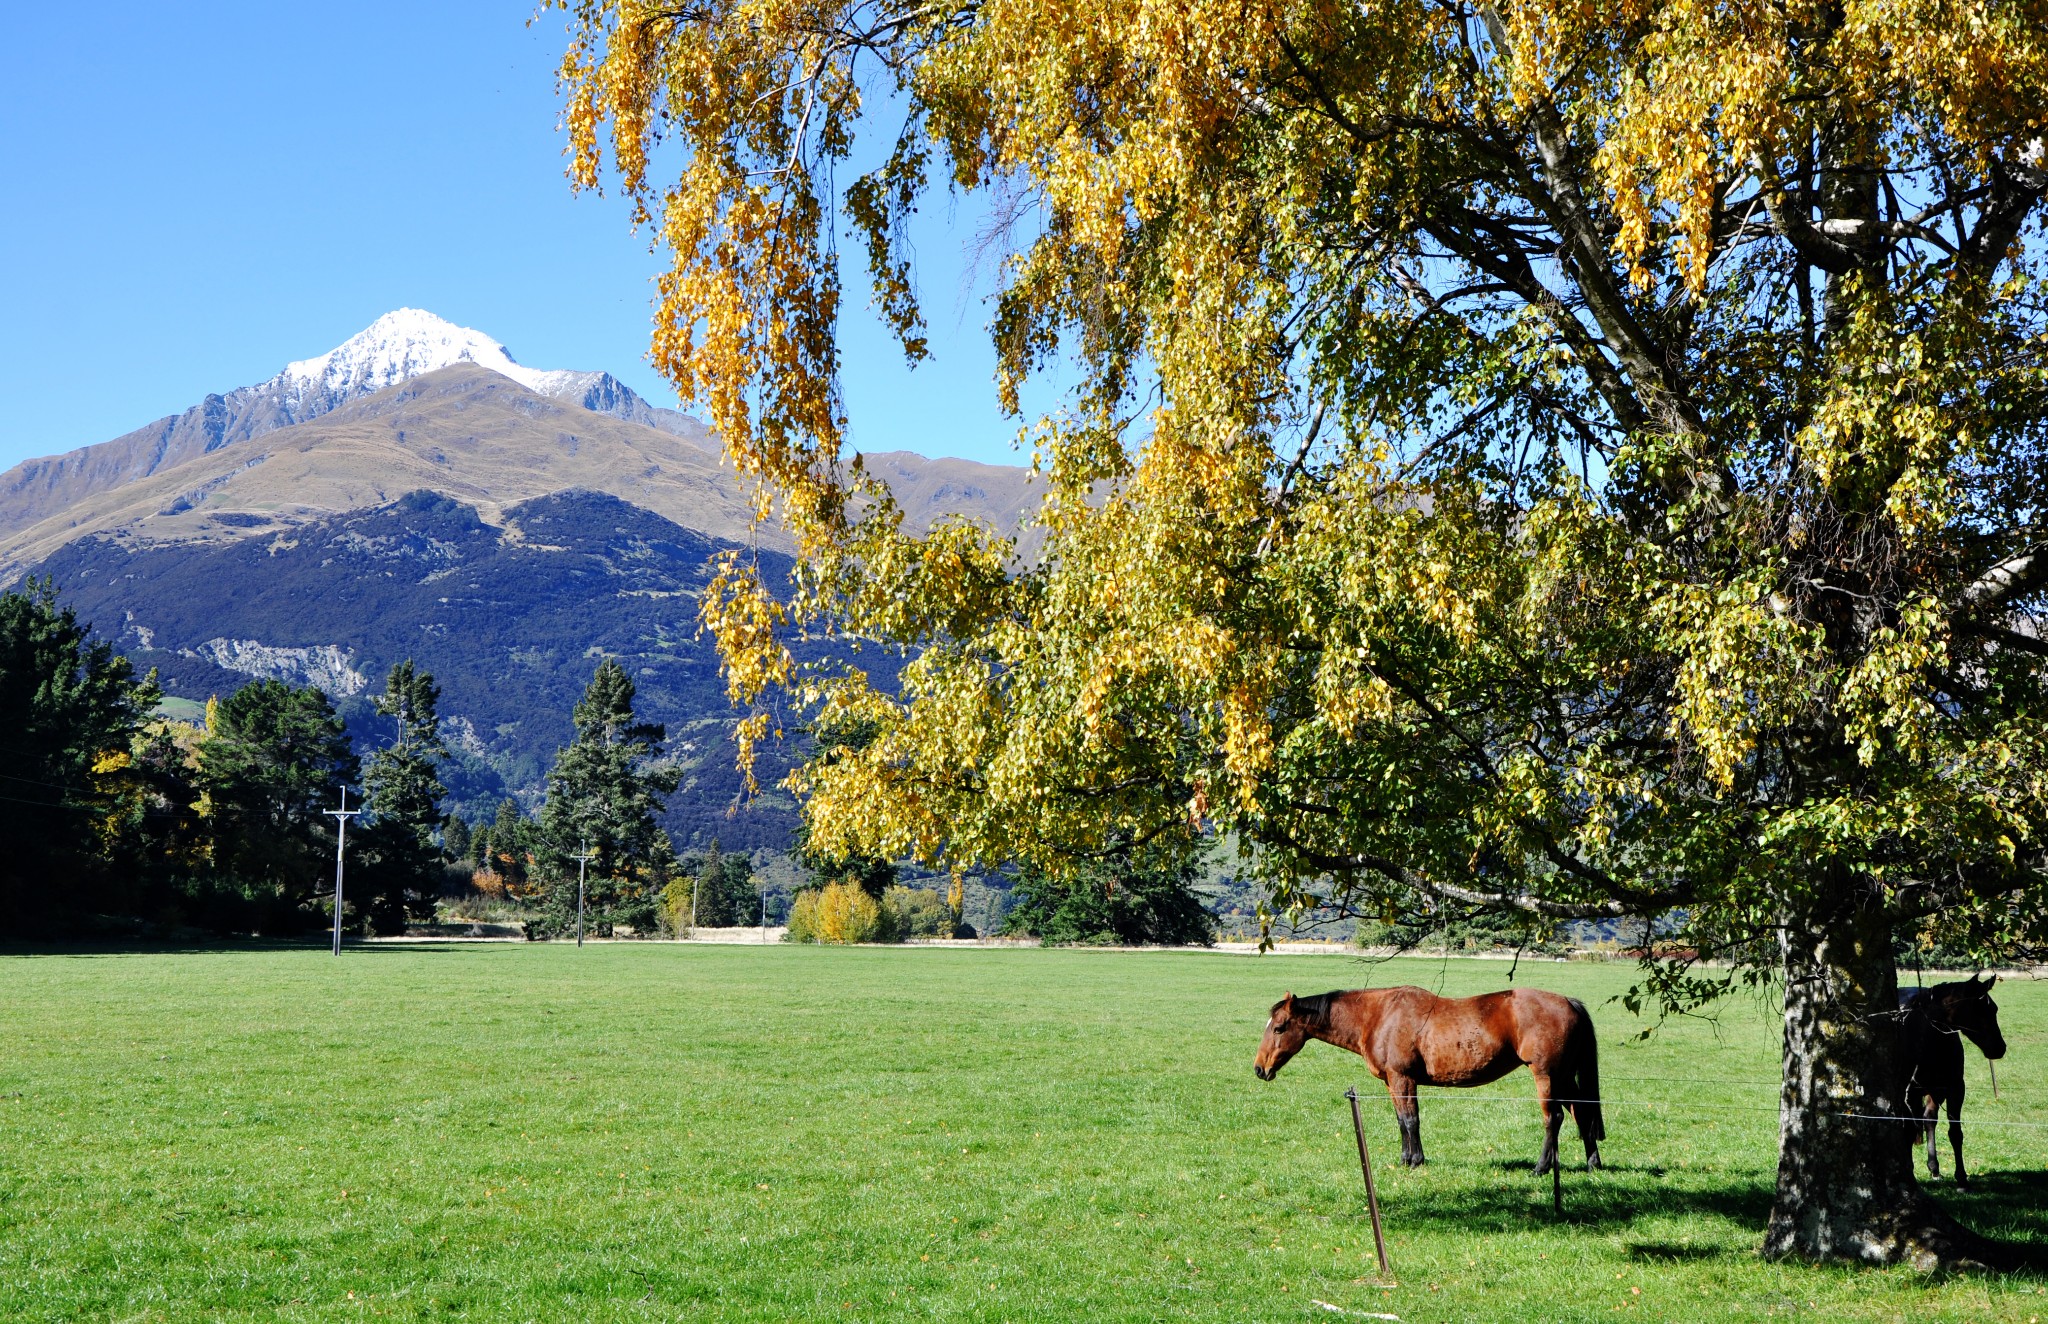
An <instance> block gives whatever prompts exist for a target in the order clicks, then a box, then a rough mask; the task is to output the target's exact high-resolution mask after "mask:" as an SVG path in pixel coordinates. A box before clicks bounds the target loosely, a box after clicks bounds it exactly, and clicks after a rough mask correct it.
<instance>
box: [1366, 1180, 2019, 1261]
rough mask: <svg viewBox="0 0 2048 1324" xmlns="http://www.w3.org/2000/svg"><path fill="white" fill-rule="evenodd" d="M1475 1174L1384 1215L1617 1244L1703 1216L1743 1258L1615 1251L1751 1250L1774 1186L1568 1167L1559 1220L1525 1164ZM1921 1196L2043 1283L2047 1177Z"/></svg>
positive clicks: (1759, 1238) (1998, 1257)
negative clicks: (1658, 1223) (1647, 1223)
mask: <svg viewBox="0 0 2048 1324" xmlns="http://www.w3.org/2000/svg"><path fill="white" fill-rule="evenodd" d="M1481 1166H1482V1167H1483V1169H1484V1170H1485V1173H1486V1176H1485V1178H1483V1179H1481V1180H1478V1181H1472V1182H1469V1183H1460V1184H1458V1185H1456V1186H1448V1187H1441V1188H1437V1189H1430V1190H1414V1191H1409V1192H1404V1193H1402V1194H1401V1195H1400V1196H1398V1197H1397V1198H1396V1201H1390V1202H1389V1203H1390V1204H1392V1205H1393V1206H1394V1207H1393V1208H1392V1209H1391V1210H1390V1211H1389V1217H1390V1218H1394V1219H1398V1220H1399V1221H1401V1222H1402V1223H1404V1224H1407V1225H1409V1226H1413V1227H1417V1228H1418V1229H1420V1228H1427V1229H1428V1230H1430V1231H1432V1232H1436V1233H1439V1234H1452V1235H1455V1234H1458V1233H1465V1234H1471V1233H1484V1232H1498V1233H1514V1232H1526V1231H1529V1230H1531V1229H1532V1228H1535V1227H1544V1226H1552V1227H1555V1226H1564V1227H1573V1228H1585V1229H1600V1230H1605V1231H1608V1232H1619V1233H1622V1234H1623V1235H1624V1236H1625V1235H1626V1232H1627V1229H1628V1228H1629V1227H1630V1225H1632V1224H1634V1223H1635V1222H1637V1221H1638V1220H1642V1219H1660V1218H1663V1217H1666V1216H1668V1215H1671V1214H1674V1213H1684V1214H1707V1215H1711V1216H1714V1217H1717V1218H1720V1219H1724V1220H1726V1221H1727V1222H1728V1223H1730V1224H1733V1225H1734V1226H1735V1227H1738V1228H1740V1229H1741V1230H1742V1232H1743V1237H1742V1241H1741V1244H1742V1245H1744V1246H1746V1247H1747V1248H1748V1250H1747V1251H1743V1250H1731V1249H1729V1248H1728V1247H1727V1246H1725V1245H1722V1246H1716V1245H1712V1244H1707V1245H1699V1246H1695V1245H1692V1244H1690V1243H1677V1242H1670V1241H1666V1240H1650V1239H1645V1240H1641V1241H1626V1240H1625V1241H1624V1243H1623V1244H1624V1245H1625V1246H1626V1248H1627V1252H1628V1254H1629V1255H1630V1256H1632V1257H1635V1258H1638V1259H1645V1260H1658V1259H1661V1260H1672V1261H1678V1260H1706V1259H1714V1258H1719V1257H1722V1256H1726V1255H1734V1254H1743V1253H1754V1252H1755V1250H1756V1249H1758V1248H1760V1247H1761V1246H1762V1244H1763V1237H1764V1229H1765V1227H1766V1225H1767V1224H1768V1223H1769V1221H1770V1215H1771V1205H1772V1202H1773V1182H1772V1181H1771V1179H1769V1178H1767V1177H1760V1178H1758V1179H1755V1180H1739V1179H1738V1180H1729V1179H1719V1180H1714V1179H1708V1178H1706V1177H1704V1176H1703V1175H1700V1174H1687V1177H1688V1179H1687V1180H1683V1181H1681V1182H1676V1183H1674V1182H1671V1181H1668V1180H1666V1179H1667V1178H1668V1177H1669V1176H1671V1173H1672V1170H1670V1169H1668V1168H1665V1167H1662V1166H1658V1165H1652V1164H1644V1165H1616V1166H1610V1167H1607V1168H1605V1169H1603V1170H1602V1171H1600V1172H1598V1173H1586V1172H1584V1171H1582V1170H1577V1169H1570V1168H1568V1169H1567V1170H1566V1171H1565V1173H1564V1178H1563V1195H1564V1213H1563V1215H1562V1217H1560V1216H1559V1215H1558V1214H1556V1213H1555V1212H1553V1210H1552V1206H1551V1184H1550V1179H1549V1178H1548V1177H1541V1178H1539V1177H1536V1176H1534V1175H1533V1174H1534V1168H1535V1164H1534V1163H1533V1162H1531V1161H1529V1160H1527V1159H1504V1160H1501V1161H1499V1162H1497V1163H1490V1164H1485V1165H1481ZM1925 1189H1926V1191H1927V1193H1928V1195H1929V1196H1930V1197H1931V1198H1932V1199H1933V1200H1934V1202H1935V1203H1936V1204H1937V1205H1939V1206H1940V1207H1941V1208H1942V1209H1943V1210H1944V1211H1946V1212H1947V1213H1948V1214H1949V1215H1950V1216H1951V1217H1953V1218H1954V1219H1955V1220H1956V1221H1957V1222H1959V1223H1961V1224H1962V1225H1963V1226H1964V1227H1965V1228H1968V1229H1970V1230H1971V1231H1972V1232H1975V1233H1976V1234H1977V1235H1978V1236H1980V1237H1982V1238H1984V1239H1985V1240H1986V1241H1987V1242H1989V1243H1990V1245H1989V1247H1988V1250H1989V1251H1990V1252H1991V1253H1990V1254H1989V1255H1987V1257H1986V1258H1987V1262H1988V1263H1990V1264H1991V1265H1992V1266H1993V1267H1994V1268H1995V1270H1996V1271H1998V1272H2000V1273H2002V1274H2005V1275H2010V1276H2014V1277H2019V1278H2024V1279H2028V1280H2039V1279H2042V1278H2048V1173H2044V1172H2030V1171H1995V1172H1983V1173H1978V1174H1975V1175H1974V1176H1973V1177H1972V1180H1971V1186H1970V1189H1969V1190H1967V1191H1962V1190H1958V1189H1957V1188H1956V1187H1955V1185H1954V1184H1953V1183H1952V1182H1937V1183H1934V1184H1931V1185H1928V1186H1927V1187H1926V1188H1925Z"/></svg>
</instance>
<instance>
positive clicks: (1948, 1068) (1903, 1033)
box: [1899, 975, 2005, 1186]
mask: <svg viewBox="0 0 2048 1324" xmlns="http://www.w3.org/2000/svg"><path fill="white" fill-rule="evenodd" d="M1997 982H1998V976H1996V975H1993V976H1992V977H1991V978H1989V979H1982V980H1979V979H1965V980H1962V981H1960V982H1958V983H1954V984H1936V985H1935V986H1934V987H1933V988H1915V989H1907V990H1905V991H1903V992H1901V993H1900V994H1899V1052H1900V1057H1901V1060H1900V1063H1899V1070H1900V1072H1901V1073H1902V1074H1904V1076H1905V1077H1906V1089H1905V1095H1906V1111H1907V1113H1908V1115H1910V1116H1912V1117H1914V1118H1916V1119H1918V1120H1919V1122H1920V1124H1921V1126H1922V1127H1924V1128H1925V1130H1926V1135H1927V1172H1928V1175H1929V1176H1934V1177H1939V1176H1940V1175H1941V1160H1940V1159H1939V1158H1937V1157H1936V1156H1935V1152H1934V1129H1935V1124H1936V1123H1935V1119H1936V1118H1938V1117H1939V1116H1940V1115H1941V1106H1942V1104H1944V1103H1946V1104H1947V1105H1948V1143H1949V1144H1950V1146H1951V1147H1953V1148H1954V1150H1955V1152H1956V1185H1958V1186H1968V1185H1969V1184H1970V1176H1969V1174H1968V1173H1967V1172H1965V1171H1964V1169H1963V1040H1964V1039H1965V1038H1967V1039H1968V1040H1969V1041H1970V1042H1971V1043H1973V1044H1975V1045H1977V1047H1978V1049H1979V1050H1981V1051H1982V1052H1983V1054H1984V1056H1985V1057H1987V1058H1991V1059H1993V1060H1996V1059H1998V1058H2001V1057H2004V1056H2005V1035H2004V1034H2002V1033H2001V1032H2000V1031H1999V1028H1998V1004H1997V1003H1996V1002H1993V1001H1992V1000H1991V986H1992V985H1993V984H1995V983H1997Z"/></svg>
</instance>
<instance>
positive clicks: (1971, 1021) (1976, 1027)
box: [1928, 975, 2005, 1059]
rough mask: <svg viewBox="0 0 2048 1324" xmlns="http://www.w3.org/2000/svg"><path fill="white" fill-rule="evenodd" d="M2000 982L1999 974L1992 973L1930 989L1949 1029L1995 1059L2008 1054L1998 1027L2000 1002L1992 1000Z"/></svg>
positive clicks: (1939, 1012) (2003, 1036)
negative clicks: (1995, 988)
mask: <svg viewBox="0 0 2048 1324" xmlns="http://www.w3.org/2000/svg"><path fill="white" fill-rule="evenodd" d="M1997 982H1998V976H1997V975H1992V976H1990V977H1989V978H1979V979H1965V980H1963V981H1962V982H1960V983H1956V984H1941V985H1938V986H1936V987H1935V988H1932V989H1930V990H1928V991H1929V992H1930V993H1932V994H1933V995H1934V1003H1935V1006H1936V1007H1937V1008H1938V1014H1939V1015H1940V1017H1941V1018H1942V1019H1943V1020H1945V1021H1947V1022H1948V1024H1949V1026H1950V1028H1952V1029H1954V1030H1956V1031H1957V1032H1958V1033H1960V1034H1962V1035H1964V1036H1965V1037H1966V1038H1968V1039H1969V1041H1970V1042H1971V1043H1973V1044H1975V1045H1977V1047H1978V1048H1979V1049H1980V1050H1981V1051H1982V1052H1983V1054H1984V1056H1986V1057H1988V1058H1992V1059H1997V1058H2001V1057H2004V1056H2005V1035H2004V1034H2002V1033H2001V1032H2000V1031H1999V1028H1998V1004H1997V1003H1996V1002H1993V1001H1992V1000H1991V986H1992V985H1993V984H1995V983H1997Z"/></svg>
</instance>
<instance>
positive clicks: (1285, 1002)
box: [1280, 988, 1294, 1016]
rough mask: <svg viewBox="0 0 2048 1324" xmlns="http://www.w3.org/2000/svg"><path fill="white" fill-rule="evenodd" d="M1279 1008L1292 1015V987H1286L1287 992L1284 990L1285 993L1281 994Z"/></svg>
mask: <svg viewBox="0 0 2048 1324" xmlns="http://www.w3.org/2000/svg"><path fill="white" fill-rule="evenodd" d="M1280 1010H1282V1011H1284V1012H1286V1013H1287V1014H1288V1015H1289V1016H1292V1015H1293V1014H1294V990H1293V989H1291V988H1290V989H1288V990H1287V992H1286V994H1285V995H1283V996H1282V997H1281V999H1280Z"/></svg>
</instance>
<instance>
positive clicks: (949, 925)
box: [882, 886, 953, 941]
mask: <svg viewBox="0 0 2048 1324" xmlns="http://www.w3.org/2000/svg"><path fill="white" fill-rule="evenodd" d="M882 905H883V908H884V909H886V910H887V911H888V912H889V918H890V921H891V924H890V927H891V928H893V929H895V931H896V936H897V937H898V938H899V939H902V940H905V941H907V940H909V939H911V938H950V937H952V936H953V908H952V907H951V906H949V905H947V904H946V898H944V897H942V896H940V895H939V894H938V893H937V892H935V891H933V890H932V889H930V888H928V887H902V886H892V887H890V888H889V890H888V891H886V892H884V893H882Z"/></svg>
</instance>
